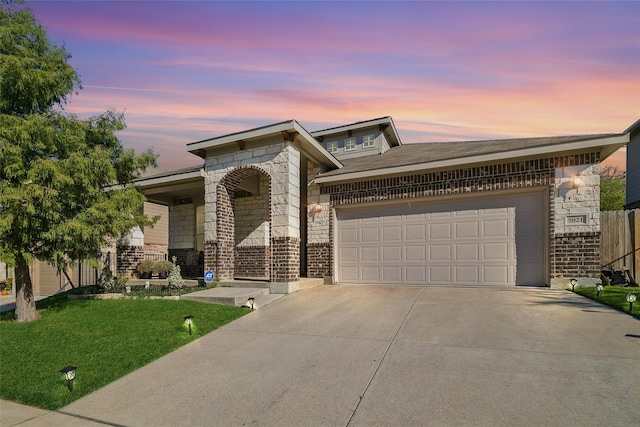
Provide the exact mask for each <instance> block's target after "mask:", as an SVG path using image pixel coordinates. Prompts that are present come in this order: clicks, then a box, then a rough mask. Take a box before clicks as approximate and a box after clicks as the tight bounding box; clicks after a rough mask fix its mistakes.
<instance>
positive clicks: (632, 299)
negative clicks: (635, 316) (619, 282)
mask: <svg viewBox="0 0 640 427" xmlns="http://www.w3.org/2000/svg"><path fill="white" fill-rule="evenodd" d="M636 299H638V294H637V293H635V292H627V302H628V303H629V313H631V312H632V310H633V303H634V302H636Z"/></svg>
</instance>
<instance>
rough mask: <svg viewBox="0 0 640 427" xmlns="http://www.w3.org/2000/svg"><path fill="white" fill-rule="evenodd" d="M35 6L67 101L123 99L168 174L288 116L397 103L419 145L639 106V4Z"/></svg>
mask: <svg viewBox="0 0 640 427" xmlns="http://www.w3.org/2000/svg"><path fill="white" fill-rule="evenodd" d="M26 5H27V6H28V7H31V8H32V9H33V10H34V12H35V15H36V17H37V18H38V19H39V21H40V22H41V23H42V24H43V25H44V26H45V27H46V28H47V30H48V33H49V36H50V38H51V40H52V41H53V42H55V43H56V44H59V45H62V44H64V45H65V47H66V49H67V50H68V51H69V52H70V53H71V54H72V56H73V57H72V59H71V64H72V65H73V66H74V67H75V68H76V69H77V70H78V72H79V73H80V75H81V77H82V83H83V86H84V89H83V90H82V91H81V92H80V93H79V94H78V95H74V96H73V97H72V98H71V102H70V103H69V104H68V105H67V107H66V110H67V111H69V112H72V113H75V114H78V115H79V116H81V117H86V116H89V115H94V114H99V113H101V112H104V111H105V110H106V109H116V110H118V111H123V112H124V113H125V117H126V120H127V125H128V128H127V129H126V130H125V131H123V132H121V133H120V138H121V140H122V141H123V143H124V145H125V146H127V147H131V148H135V149H136V150H137V151H141V150H143V149H146V148H148V147H152V148H153V149H154V150H155V151H156V152H157V153H158V154H159V155H160V157H159V159H158V163H159V166H160V167H162V168H164V169H167V170H170V169H177V168H181V167H185V166H190V165H195V164H199V163H201V160H200V159H199V158H198V157H196V156H194V155H192V154H189V153H188V152H187V151H186V147H185V146H186V144H187V143H189V142H193V141H197V140H201V139H205V138H210V137H214V136H219V135H223V134H226V133H231V132H237V131H241V130H245V129H249V128H253V127H257V126H263V125H266V124H270V123H274V122H280V121H283V120H289V119H296V120H298V121H299V122H300V123H301V124H302V126H304V127H305V128H306V129H307V130H309V131H314V130H320V129H325V128H328V127H334V126H339V125H342V124H347V123H352V122H356V121H361V120H368V119H372V118H376V117H381V116H388V115H389V116H392V117H393V119H394V121H395V124H396V127H397V128H398V133H399V134H400V138H401V139H402V141H403V143H405V144H406V143H413V142H433V141H457V140H478V139H496V138H514V137H529V136H554V135H576V134H594V133H619V132H622V131H624V130H625V129H626V128H627V127H628V126H630V125H631V124H632V123H633V122H635V121H636V120H637V119H638V117H640V2H415V1H414V2H215V1H197V2H189V1H181V2H171V1H164V2H156V1H137V2H134V1H110V2H100V1H67V2H64V1H51V0H49V1H46V2H45V1H33V0H31V1H30V0H27V1H26ZM624 159H625V152H624V150H621V151H620V152H618V153H616V154H615V155H614V156H612V157H611V158H610V159H609V163H615V164H619V165H620V166H624Z"/></svg>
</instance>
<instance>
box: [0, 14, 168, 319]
mask: <svg viewBox="0 0 640 427" xmlns="http://www.w3.org/2000/svg"><path fill="white" fill-rule="evenodd" d="M69 58H70V55H69V54H68V53H67V52H66V50H65V49H64V47H58V46H56V45H55V44H53V43H52V42H51V41H49V39H48V38H47V35H46V31H45V29H44V28H43V27H42V26H41V25H40V24H38V23H37V21H36V19H35V17H34V16H33V14H32V12H31V10H29V9H27V8H18V7H16V5H15V4H12V3H10V2H3V4H2V7H1V8H0V236H2V239H1V240H0V256H1V257H2V258H4V259H7V260H11V261H12V262H14V263H15V266H16V292H17V295H16V318H17V320H31V319H33V318H36V316H37V314H36V312H35V302H34V301H33V291H32V286H31V281H30V278H29V274H28V273H29V272H28V262H29V261H30V260H31V259H32V258H36V259H39V260H44V261H48V262H50V263H53V264H55V265H57V266H58V269H59V270H60V271H62V270H63V269H65V268H66V267H67V266H69V265H70V264H72V263H73V261H74V260H78V259H80V258H85V257H92V256H97V255H98V254H99V252H100V248H101V247H103V246H104V245H105V244H106V243H107V239H109V238H117V237H119V236H120V235H121V234H123V233H125V232H127V231H129V230H130V229H131V228H133V227H134V226H145V225H149V224H151V223H152V221H150V220H149V219H148V218H147V217H146V216H145V215H143V214H141V207H142V204H143V202H144V196H143V195H142V194H141V193H140V192H139V191H138V190H137V189H136V188H134V187H133V186H131V185H129V182H130V181H131V179H132V178H134V177H135V176H137V175H138V174H139V173H141V172H142V171H144V169H145V168H146V167H147V166H150V165H153V164H155V158H156V156H155V154H154V153H153V152H152V151H151V150H149V151H147V152H145V153H143V154H141V155H136V154H135V153H134V151H133V150H128V149H125V148H124V147H123V146H122V144H121V143H120V141H119V140H118V138H117V137H116V135H115V133H116V132H117V131H119V130H122V129H124V127H125V123H124V117H123V115H122V114H120V113H117V112H114V111H107V112H105V113H103V114H101V115H98V116H95V117H92V118H89V119H84V120H81V119H79V118H78V117H77V116H75V115H73V114H69V113H66V112H65V111H64V109H63V107H64V105H65V104H66V102H67V101H68V97H69V96H70V94H71V93H72V92H73V91H74V90H78V89H80V88H81V85H80V78H79V76H78V74H77V72H76V71H75V70H74V69H73V68H72V67H71V66H70V65H69V64H68V63H67V60H68V59H69Z"/></svg>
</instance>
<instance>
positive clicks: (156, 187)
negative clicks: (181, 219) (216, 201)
mask: <svg viewBox="0 0 640 427" xmlns="http://www.w3.org/2000/svg"><path fill="white" fill-rule="evenodd" d="M132 182H133V184H135V186H136V187H139V188H140V189H141V190H142V192H143V193H144V195H145V196H146V197H147V200H148V201H149V202H153V203H158V204H169V203H171V202H172V201H173V200H174V199H183V198H192V199H194V200H197V201H201V200H203V199H204V167H203V166H191V167H187V168H183V169H178V170H174V171H169V172H162V173H159V174H157V175H151V176H144V177H139V178H136V179H134V180H133V181H132Z"/></svg>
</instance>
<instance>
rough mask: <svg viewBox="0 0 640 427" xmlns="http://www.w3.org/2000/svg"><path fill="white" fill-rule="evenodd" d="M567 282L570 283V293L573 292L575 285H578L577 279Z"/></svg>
mask: <svg viewBox="0 0 640 427" xmlns="http://www.w3.org/2000/svg"><path fill="white" fill-rule="evenodd" d="M569 282H570V283H571V291H575V290H576V285H577V284H578V279H571V280H570V281H569Z"/></svg>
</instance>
